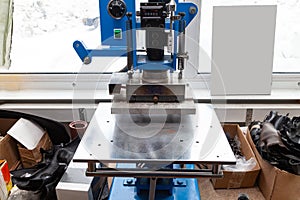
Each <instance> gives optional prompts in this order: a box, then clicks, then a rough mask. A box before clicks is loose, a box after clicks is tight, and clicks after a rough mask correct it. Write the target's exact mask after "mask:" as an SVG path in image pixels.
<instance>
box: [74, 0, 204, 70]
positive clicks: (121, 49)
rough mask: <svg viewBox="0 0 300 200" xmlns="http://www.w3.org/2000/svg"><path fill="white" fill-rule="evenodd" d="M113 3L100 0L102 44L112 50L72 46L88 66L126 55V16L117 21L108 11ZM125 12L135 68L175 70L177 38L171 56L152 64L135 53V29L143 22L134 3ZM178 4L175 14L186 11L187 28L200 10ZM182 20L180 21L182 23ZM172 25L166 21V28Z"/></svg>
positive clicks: (177, 29) (175, 25)
mask: <svg viewBox="0 0 300 200" xmlns="http://www.w3.org/2000/svg"><path fill="white" fill-rule="evenodd" d="M110 1H111V0H101V1H100V0H99V10H100V24H101V26H100V27H101V44H102V45H107V46H109V48H105V49H87V48H86V47H85V45H84V44H83V43H82V42H80V41H78V40H77V41H75V42H74V43H73V48H74V49H75V51H76V52H77V54H78V56H79V57H80V59H81V60H82V62H84V63H85V64H89V63H90V62H91V61H92V58H93V57H98V56H102V57H107V56H112V57H121V56H127V42H126V21H127V17H126V16H123V17H122V18H120V19H114V18H113V17H111V16H110V15H109V13H108V11H107V5H108V3H109V2H110ZM124 2H125V3H126V8H127V10H126V12H131V13H132V19H133V20H132V31H133V34H132V43H133V69H134V70H136V69H140V70H144V69H146V70H164V69H167V70H171V71H174V70H176V57H177V52H176V50H177V39H174V44H173V45H174V48H173V52H172V56H165V58H164V60H163V61H159V62H158V61H149V60H148V59H147V58H146V57H145V56H142V55H138V54H137V51H136V30H139V29H140V28H141V23H140V21H139V20H136V19H137V18H136V6H135V5H136V3H135V0H129V1H126V0H124ZM175 2H176V11H175V15H177V14H178V13H180V12H184V13H185V16H184V17H183V18H182V19H181V20H182V21H185V24H186V26H188V25H189V23H190V22H191V21H192V20H193V18H194V17H195V16H196V15H197V12H198V7H197V6H196V5H195V4H194V3H190V2H181V3H179V2H178V0H175ZM190 8H194V9H193V12H190ZM179 21H180V20H179ZM179 21H174V22H173V30H174V38H177V36H178V34H179V33H180V32H182V30H181V28H180V26H179V24H180V23H179ZM169 27H170V22H169V21H168V20H167V21H166V29H169ZM115 30H118V31H121V37H119V38H117V39H116V38H115V37H114V36H115V32H114V31H115Z"/></svg>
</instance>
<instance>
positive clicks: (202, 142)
mask: <svg viewBox="0 0 300 200" xmlns="http://www.w3.org/2000/svg"><path fill="white" fill-rule="evenodd" d="M111 107H112V104H111V103H100V104H99V106H98V108H97V110H96V112H95V114H94V117H93V119H92V120H91V122H90V125H89V127H88V129H87V130H86V132H85V134H84V136H83V138H82V140H81V143H80V145H79V147H78V148H77V151H76V153H75V155H74V158H73V161H74V162H103V163H147V164H164V165H165V164H170V163H213V164H234V163H235V162H236V159H235V157H234V155H233V153H232V150H231V148H230V146H229V144H228V141H227V139H226V136H225V134H224V132H223V129H222V127H221V125H220V123H219V120H218V118H217V116H216V114H215V112H214V109H213V108H212V106H211V105H210V104H196V114H191V115H179V114H167V113H166V111H165V110H164V109H162V110H161V113H157V112H155V113H154V114H153V113H151V109H150V111H149V114H132V113H130V109H128V110H127V114H111ZM124 113H126V112H125V111H124Z"/></svg>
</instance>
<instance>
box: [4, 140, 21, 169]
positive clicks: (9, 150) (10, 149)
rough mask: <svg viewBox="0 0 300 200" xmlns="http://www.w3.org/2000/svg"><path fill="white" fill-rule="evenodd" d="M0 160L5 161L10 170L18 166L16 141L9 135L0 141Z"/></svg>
mask: <svg viewBox="0 0 300 200" xmlns="http://www.w3.org/2000/svg"><path fill="white" fill-rule="evenodd" d="M0 159H5V160H6V161H7V163H8V167H9V169H10V170H15V169H16V168H17V167H18V164H19V159H20V157H19V152H18V148H17V141H16V140H15V139H14V138H13V137H11V136H10V135H5V136H4V137H3V138H2V140H1V141H0Z"/></svg>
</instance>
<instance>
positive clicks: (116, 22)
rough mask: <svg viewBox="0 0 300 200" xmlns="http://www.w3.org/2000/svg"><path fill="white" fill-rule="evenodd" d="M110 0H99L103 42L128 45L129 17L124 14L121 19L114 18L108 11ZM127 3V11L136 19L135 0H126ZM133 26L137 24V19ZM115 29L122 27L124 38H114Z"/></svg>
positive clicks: (103, 43) (104, 43) (105, 43)
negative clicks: (127, 21) (127, 28)
mask: <svg viewBox="0 0 300 200" xmlns="http://www.w3.org/2000/svg"><path fill="white" fill-rule="evenodd" d="M109 2H110V0H99V10H100V29H101V43H102V45H109V46H119V47H120V46H126V33H125V31H126V20H127V17H126V16H124V17H122V18H121V19H114V18H112V17H111V16H110V15H109V13H108V11H107V5H108V4H109ZM124 2H125V4H126V9H127V10H126V12H131V13H132V18H133V19H135V18H136V15H135V11H136V9H135V1H133V0H129V1H126V0H125V1H124ZM132 27H136V26H135V21H134V23H133V26H132ZM114 29H121V30H122V39H121V40H120V39H114V32H113V30H114Z"/></svg>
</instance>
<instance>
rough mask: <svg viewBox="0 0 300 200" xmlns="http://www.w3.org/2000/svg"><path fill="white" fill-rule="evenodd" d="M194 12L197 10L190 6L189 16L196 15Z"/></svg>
mask: <svg viewBox="0 0 300 200" xmlns="http://www.w3.org/2000/svg"><path fill="white" fill-rule="evenodd" d="M196 11H197V9H196V7H195V6H191V7H190V9H189V13H190V14H191V15H194V14H195V13H196Z"/></svg>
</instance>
